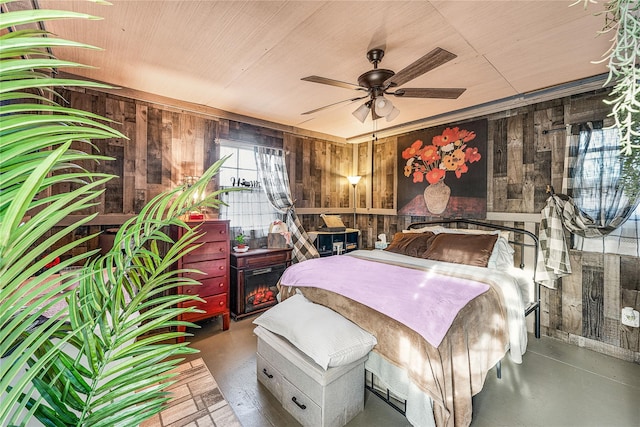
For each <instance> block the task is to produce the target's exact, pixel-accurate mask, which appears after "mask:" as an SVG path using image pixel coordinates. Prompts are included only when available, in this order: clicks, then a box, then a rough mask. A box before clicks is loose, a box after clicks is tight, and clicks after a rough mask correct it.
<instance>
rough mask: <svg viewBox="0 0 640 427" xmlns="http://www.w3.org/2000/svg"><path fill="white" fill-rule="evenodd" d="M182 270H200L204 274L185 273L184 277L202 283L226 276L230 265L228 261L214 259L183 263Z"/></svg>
mask: <svg viewBox="0 0 640 427" xmlns="http://www.w3.org/2000/svg"><path fill="white" fill-rule="evenodd" d="M182 268H189V269H194V270H200V271H201V272H202V273H204V274H200V273H194V272H188V273H184V274H183V277H188V278H191V279H195V280H197V281H199V282H201V281H203V279H205V278H207V277H219V276H226V275H227V271H228V269H229V264H228V262H227V259H226V258H224V259H214V260H210V261H201V262H189V263H183V264H182Z"/></svg>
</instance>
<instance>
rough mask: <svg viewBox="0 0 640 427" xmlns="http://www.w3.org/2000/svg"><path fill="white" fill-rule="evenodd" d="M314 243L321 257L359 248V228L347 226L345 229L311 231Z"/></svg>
mask: <svg viewBox="0 0 640 427" xmlns="http://www.w3.org/2000/svg"><path fill="white" fill-rule="evenodd" d="M309 235H310V236H311V237H312V238H313V237H314V236H315V240H314V244H315V247H316V249H317V250H318V253H319V254H320V256H321V257H324V256H331V255H337V254H340V253H343V254H344V253H347V252H351V251H355V250H356V249H358V248H359V243H358V241H359V237H360V230H356V229H355V228H347V229H346V230H345V231H338V232H331V231H311V232H309Z"/></svg>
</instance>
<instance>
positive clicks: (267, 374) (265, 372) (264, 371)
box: [262, 368, 295, 399]
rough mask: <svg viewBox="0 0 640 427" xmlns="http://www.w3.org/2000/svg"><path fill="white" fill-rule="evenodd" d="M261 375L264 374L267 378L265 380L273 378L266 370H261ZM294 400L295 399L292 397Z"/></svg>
mask: <svg viewBox="0 0 640 427" xmlns="http://www.w3.org/2000/svg"><path fill="white" fill-rule="evenodd" d="M262 373H263V374H265V375H266V376H267V378H269V379H271V378H273V375H271V374H270V373H269V372H267V368H262ZM294 399H295V397H294Z"/></svg>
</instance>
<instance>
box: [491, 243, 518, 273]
mask: <svg viewBox="0 0 640 427" xmlns="http://www.w3.org/2000/svg"><path fill="white" fill-rule="evenodd" d="M514 252H515V251H514V250H513V248H512V247H511V245H510V244H509V242H508V241H507V239H505V238H504V237H502V236H500V237H498V240H496V244H495V245H494V246H493V251H492V252H491V256H490V257H489V261H488V262H487V267H488V268H495V269H497V270H509V269H511V268H512V267H513V263H514V261H513V253H514Z"/></svg>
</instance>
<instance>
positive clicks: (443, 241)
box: [422, 233, 498, 267]
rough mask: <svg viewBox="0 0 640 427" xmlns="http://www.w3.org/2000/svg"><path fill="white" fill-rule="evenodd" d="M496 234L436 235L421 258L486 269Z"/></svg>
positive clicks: (496, 237) (496, 238)
mask: <svg viewBox="0 0 640 427" xmlns="http://www.w3.org/2000/svg"><path fill="white" fill-rule="evenodd" d="M496 240H498V235H497V234H455V233H441V234H437V235H436V236H435V237H434V238H433V239H432V240H431V242H430V243H429V248H428V249H427V251H426V252H425V253H424V254H423V255H422V258H427V259H431V260H434V261H444V262H453V263H456V264H466V265H473V266H476V267H486V266H487V264H488V262H489V257H490V256H491V252H492V251H493V246H494V245H495V244H496Z"/></svg>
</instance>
